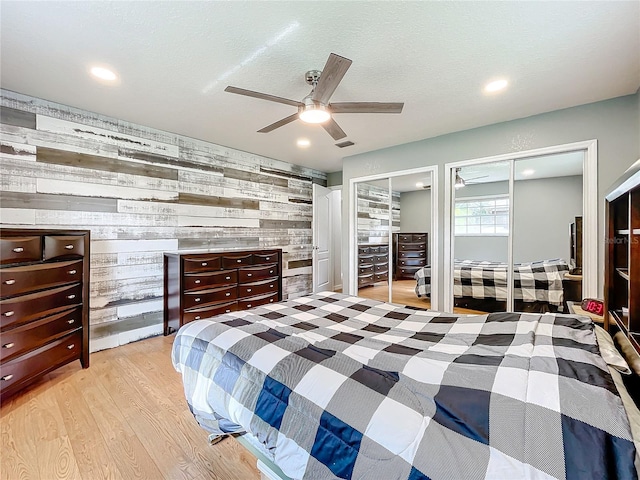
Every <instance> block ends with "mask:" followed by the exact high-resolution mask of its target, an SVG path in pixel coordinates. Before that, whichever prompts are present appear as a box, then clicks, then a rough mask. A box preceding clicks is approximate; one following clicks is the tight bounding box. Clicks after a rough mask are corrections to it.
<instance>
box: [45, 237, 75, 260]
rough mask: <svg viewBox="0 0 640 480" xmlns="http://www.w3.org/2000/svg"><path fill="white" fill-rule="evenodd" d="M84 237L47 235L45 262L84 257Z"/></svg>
mask: <svg viewBox="0 0 640 480" xmlns="http://www.w3.org/2000/svg"><path fill="white" fill-rule="evenodd" d="M84 239H85V237H84V235H45V237H44V255H43V256H42V258H43V259H44V260H51V259H54V258H74V257H76V258H77V257H84Z"/></svg>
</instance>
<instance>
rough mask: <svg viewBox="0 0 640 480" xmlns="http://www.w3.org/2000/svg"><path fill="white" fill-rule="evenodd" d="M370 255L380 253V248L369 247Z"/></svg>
mask: <svg viewBox="0 0 640 480" xmlns="http://www.w3.org/2000/svg"><path fill="white" fill-rule="evenodd" d="M369 253H380V247H369Z"/></svg>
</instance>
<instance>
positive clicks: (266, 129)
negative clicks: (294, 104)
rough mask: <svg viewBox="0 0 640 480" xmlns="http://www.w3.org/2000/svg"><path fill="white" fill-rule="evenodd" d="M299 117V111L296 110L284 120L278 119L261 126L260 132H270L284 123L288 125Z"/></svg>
mask: <svg viewBox="0 0 640 480" xmlns="http://www.w3.org/2000/svg"><path fill="white" fill-rule="evenodd" d="M297 119H298V113H297V112H296V113H294V114H293V115H289V116H288V117H285V118H283V119H282V120H278V121H277V122H275V123H272V124H271V125H267V126H266V127H264V128H261V129H260V130H258V133H269V132H271V131H273V130H275V129H276V128H280V127H282V126H283V125H286V124H287V123H291V122H293V121H294V120H297Z"/></svg>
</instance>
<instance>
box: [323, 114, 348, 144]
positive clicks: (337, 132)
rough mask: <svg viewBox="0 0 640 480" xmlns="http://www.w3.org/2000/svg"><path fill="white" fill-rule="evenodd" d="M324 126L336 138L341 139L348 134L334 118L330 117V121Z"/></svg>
mask: <svg viewBox="0 0 640 480" xmlns="http://www.w3.org/2000/svg"><path fill="white" fill-rule="evenodd" d="M322 128H324V129H325V130H326V131H327V133H328V134H329V135H331V136H332V137H333V139H334V140H340V139H341V138H344V137H346V136H347V134H346V133H344V130H342V129H341V128H340V125H338V124H337V123H336V121H335V120H334V119H333V118H330V119H329V121H328V122H326V123H323V124H322Z"/></svg>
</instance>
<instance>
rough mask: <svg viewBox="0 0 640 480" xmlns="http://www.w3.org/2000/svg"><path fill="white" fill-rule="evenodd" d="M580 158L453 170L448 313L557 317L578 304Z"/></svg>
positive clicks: (558, 156) (571, 156)
mask: <svg viewBox="0 0 640 480" xmlns="http://www.w3.org/2000/svg"><path fill="white" fill-rule="evenodd" d="M584 155H585V153H584V151H575V152H570V153H562V154H554V155H544V156H536V157H527V158H521V159H509V160H504V161H497V162H490V163H486V162H485V163H477V164H473V165H463V166H461V167H454V168H453V170H452V172H451V182H452V189H451V191H452V202H453V204H452V225H453V226H452V252H453V255H452V256H453V275H452V282H453V284H452V289H451V291H452V295H453V299H452V301H453V303H452V304H453V311H454V312H457V313H487V312H501V311H523V312H539V313H544V312H558V311H559V312H564V311H566V310H567V303H566V302H567V301H572V300H573V301H577V302H579V301H580V298H581V296H582V276H581V261H582V243H583V242H582V229H581V225H582V216H583V161H584V158H585V157H584Z"/></svg>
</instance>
